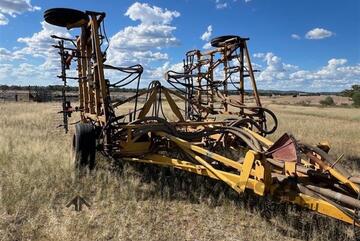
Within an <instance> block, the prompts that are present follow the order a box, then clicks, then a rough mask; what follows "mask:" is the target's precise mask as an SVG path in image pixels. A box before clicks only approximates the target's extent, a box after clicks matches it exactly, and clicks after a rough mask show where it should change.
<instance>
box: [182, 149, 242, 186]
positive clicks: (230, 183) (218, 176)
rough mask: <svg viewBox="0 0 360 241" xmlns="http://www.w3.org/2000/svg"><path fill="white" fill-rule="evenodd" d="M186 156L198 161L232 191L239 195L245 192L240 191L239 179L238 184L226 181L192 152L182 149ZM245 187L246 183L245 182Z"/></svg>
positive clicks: (224, 177)
mask: <svg viewBox="0 0 360 241" xmlns="http://www.w3.org/2000/svg"><path fill="white" fill-rule="evenodd" d="M182 149H183V150H184V151H185V152H186V153H187V154H189V155H190V156H191V157H192V158H194V159H195V160H196V161H198V162H199V163H200V164H201V165H203V166H204V167H205V168H206V169H207V170H209V172H211V173H212V174H213V175H214V176H216V177H217V179H219V180H221V181H223V182H225V183H226V184H228V185H229V186H230V187H231V188H232V189H234V190H235V191H236V192H238V193H240V192H243V191H244V190H245V188H244V189H240V185H242V184H243V183H241V179H240V180H239V182H238V183H237V182H233V181H231V180H230V179H228V178H227V177H226V176H225V175H223V174H222V173H220V172H218V171H217V170H216V169H215V168H213V167H212V166H211V165H210V164H209V163H207V162H206V161H205V160H204V159H203V158H201V157H200V156H198V155H196V154H195V153H194V152H192V151H190V150H189V149H186V148H182ZM245 185H246V182H245Z"/></svg>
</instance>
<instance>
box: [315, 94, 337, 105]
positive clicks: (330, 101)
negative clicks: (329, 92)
mask: <svg viewBox="0 0 360 241" xmlns="http://www.w3.org/2000/svg"><path fill="white" fill-rule="evenodd" d="M319 103H320V104H321V105H322V106H332V105H335V101H334V99H333V98H332V97H331V96H327V97H326V98H325V99H323V100H320V102H319Z"/></svg>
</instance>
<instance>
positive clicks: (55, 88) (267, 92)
mask: <svg viewBox="0 0 360 241" xmlns="http://www.w3.org/2000/svg"><path fill="white" fill-rule="evenodd" d="M62 88H63V86H62V85H48V86H37V85H29V86H19V85H0V90H2V91H7V90H22V91H24V90H27V91H34V90H37V91H51V92H55V91H61V90H62ZM145 89H146V88H142V89H141V90H145ZM359 89H360V85H354V90H358V91H359ZM66 91H69V92H77V91H78V87H76V86H67V87H66ZM111 91H112V92H135V91H136V89H135V88H111ZM351 91H353V90H344V91H342V92H304V91H295V90H290V91H283V90H259V94H260V95H262V96H272V95H292V96H298V95H301V96H319V95H342V96H348V97H351V94H352V92H351ZM245 92H246V94H248V95H252V90H245ZM229 93H230V94H233V95H236V94H238V93H239V92H238V91H237V90H229Z"/></svg>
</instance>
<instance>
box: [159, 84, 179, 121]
mask: <svg viewBox="0 0 360 241" xmlns="http://www.w3.org/2000/svg"><path fill="white" fill-rule="evenodd" d="M162 90H163V92H164V93H165V97H166V100H167V102H168V103H169V105H170V108H171V110H172V111H173V112H174V114H175V115H176V117H177V118H178V119H179V121H185V120H184V117H183V116H182V114H181V112H180V110H179V107H178V106H177V105H176V103H175V101H174V100H173V98H171V96H170V94H169V92H168V91H167V89H165V88H163V89H162Z"/></svg>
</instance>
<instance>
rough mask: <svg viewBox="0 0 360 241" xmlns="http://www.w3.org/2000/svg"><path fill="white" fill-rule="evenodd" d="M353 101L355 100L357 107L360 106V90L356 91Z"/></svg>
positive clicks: (354, 103)
mask: <svg viewBox="0 0 360 241" xmlns="http://www.w3.org/2000/svg"><path fill="white" fill-rule="evenodd" d="M351 99H352V101H353V105H354V106H355V107H360V91H359V92H356V93H354V94H353V95H352V98H351Z"/></svg>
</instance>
